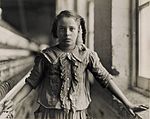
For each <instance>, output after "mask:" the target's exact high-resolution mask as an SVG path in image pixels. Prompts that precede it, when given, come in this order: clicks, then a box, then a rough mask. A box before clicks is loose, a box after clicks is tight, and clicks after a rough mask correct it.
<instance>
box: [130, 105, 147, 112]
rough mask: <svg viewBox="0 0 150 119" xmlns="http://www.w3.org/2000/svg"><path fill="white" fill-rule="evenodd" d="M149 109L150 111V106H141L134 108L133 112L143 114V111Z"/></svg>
mask: <svg viewBox="0 0 150 119" xmlns="http://www.w3.org/2000/svg"><path fill="white" fill-rule="evenodd" d="M147 109H149V107H148V106H145V105H139V106H136V107H134V108H133V109H132V110H133V111H134V112H141V111H145V110H147Z"/></svg>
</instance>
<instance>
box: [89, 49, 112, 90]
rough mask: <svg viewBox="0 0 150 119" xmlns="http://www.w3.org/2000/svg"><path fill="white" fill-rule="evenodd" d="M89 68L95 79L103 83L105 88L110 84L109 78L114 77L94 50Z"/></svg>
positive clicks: (90, 55)
mask: <svg viewBox="0 0 150 119" xmlns="http://www.w3.org/2000/svg"><path fill="white" fill-rule="evenodd" d="M88 69H89V70H90V71H91V73H92V74H93V76H94V77H95V79H96V80H97V81H98V82H99V83H100V84H101V85H102V87H104V88H105V87H107V86H108V84H109V80H110V79H112V76H111V75H110V74H109V73H108V71H107V70H106V69H105V68H104V67H103V65H102V64H101V62H100V59H99V57H98V55H97V53H96V52H94V51H91V52H90V54H89V64H88Z"/></svg>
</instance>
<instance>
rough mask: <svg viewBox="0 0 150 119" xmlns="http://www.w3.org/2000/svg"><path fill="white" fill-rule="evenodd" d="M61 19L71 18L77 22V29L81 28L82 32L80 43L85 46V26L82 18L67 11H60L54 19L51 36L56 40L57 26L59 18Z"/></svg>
mask: <svg viewBox="0 0 150 119" xmlns="http://www.w3.org/2000/svg"><path fill="white" fill-rule="evenodd" d="M63 17H73V18H74V19H75V21H76V22H77V24H78V25H79V27H80V26H81V31H82V42H83V43H84V44H85V40H86V26H85V20H84V18H83V17H81V16H80V15H78V14H76V13H75V12H73V11H69V10H64V11H61V12H60V13H59V14H58V15H57V16H56V17H55V19H54V22H53V25H52V30H51V32H52V35H53V36H54V37H55V38H58V36H57V25H58V22H59V20H60V19H61V18H63Z"/></svg>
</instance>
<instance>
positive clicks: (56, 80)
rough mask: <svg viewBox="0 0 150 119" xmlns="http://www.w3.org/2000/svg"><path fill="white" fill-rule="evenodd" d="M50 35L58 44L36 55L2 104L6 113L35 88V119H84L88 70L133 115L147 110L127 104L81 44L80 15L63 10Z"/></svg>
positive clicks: (107, 74) (82, 32) (83, 24)
mask: <svg viewBox="0 0 150 119" xmlns="http://www.w3.org/2000/svg"><path fill="white" fill-rule="evenodd" d="M52 34H53V36H54V37H55V38H58V40H59V43H58V45H56V46H54V47H50V48H47V49H45V50H43V51H42V52H41V53H40V54H39V55H38V56H36V58H35V65H34V67H33V70H32V72H31V75H30V76H29V77H28V78H27V79H26V84H25V85H24V87H23V88H22V90H21V91H20V92H19V93H18V94H17V95H16V96H15V97H14V98H13V100H12V101H6V102H5V110H7V109H10V108H12V106H13V105H14V106H15V105H16V104H17V103H18V102H20V101H21V100H22V99H23V98H25V97H26V96H27V95H28V94H29V93H30V92H31V90H32V89H35V88H37V87H38V88H39V96H38V103H39V104H40V107H39V108H38V110H37V111H36V112H35V119H86V118H87V117H86V110H87V108H88V106H89V104H90V102H91V98H90V93H89V80H88V78H87V75H86V73H87V70H89V71H90V72H91V73H92V74H93V76H94V77H95V79H96V80H97V81H98V82H99V83H100V85H101V86H102V87H104V88H108V90H109V91H110V92H111V93H112V94H113V95H114V96H116V97H117V98H118V99H119V100H120V101H121V102H122V103H123V104H124V105H125V106H126V107H127V108H128V109H129V110H130V111H131V112H133V114H134V112H137V111H143V110H145V109H147V107H145V106H143V105H140V106H136V105H133V104H132V103H131V102H129V101H128V99H127V98H126V97H125V96H124V95H123V93H122V92H121V91H120V89H119V88H118V87H117V86H116V85H115V83H114V82H113V79H112V76H111V75H110V74H109V73H108V72H107V71H106V69H105V68H104V67H103V66H102V64H101V62H100V60H99V57H98V55H97V53H96V52H94V51H92V50H90V49H88V48H87V47H86V46H85V45H84V43H85V36H86V29H85V22H84V19H83V18H82V17H81V16H79V15H78V14H75V13H73V12H71V11H67V10H66V11H62V12H61V13H60V14H59V15H58V16H57V17H56V19H55V21H54V24H53V28H52ZM12 102H13V103H12Z"/></svg>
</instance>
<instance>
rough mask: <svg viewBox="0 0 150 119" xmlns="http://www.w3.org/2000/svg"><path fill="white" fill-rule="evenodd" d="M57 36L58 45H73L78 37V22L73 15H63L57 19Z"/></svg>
mask: <svg viewBox="0 0 150 119" xmlns="http://www.w3.org/2000/svg"><path fill="white" fill-rule="evenodd" d="M57 36H58V39H59V45H61V46H63V47H72V48H74V47H75V45H76V40H77V37H78V24H77V22H76V21H75V20H74V18H73V17H63V18H61V19H60V20H59V21H58V25H57Z"/></svg>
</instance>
